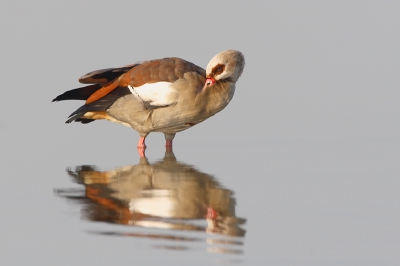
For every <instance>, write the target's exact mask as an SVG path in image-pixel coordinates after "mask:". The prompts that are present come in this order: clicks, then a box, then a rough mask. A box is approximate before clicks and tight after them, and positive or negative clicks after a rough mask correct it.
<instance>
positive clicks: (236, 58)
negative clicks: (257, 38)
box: [205, 50, 245, 87]
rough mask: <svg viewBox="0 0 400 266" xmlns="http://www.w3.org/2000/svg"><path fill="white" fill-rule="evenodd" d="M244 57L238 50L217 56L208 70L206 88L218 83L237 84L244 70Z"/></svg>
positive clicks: (224, 52) (227, 51)
mask: <svg viewBox="0 0 400 266" xmlns="http://www.w3.org/2000/svg"><path fill="white" fill-rule="evenodd" d="M244 64H245V62H244V56H243V54H242V53H241V52H239V51H236V50H226V51H223V52H221V53H219V54H217V55H215V56H214V57H213V58H212V59H211V60H210V62H209V63H208V65H207V68H206V84H205V87H209V86H212V85H214V84H215V83H216V82H231V83H233V84H234V83H235V82H236V81H237V80H238V79H239V77H240V75H241V74H242V72H243V69H244Z"/></svg>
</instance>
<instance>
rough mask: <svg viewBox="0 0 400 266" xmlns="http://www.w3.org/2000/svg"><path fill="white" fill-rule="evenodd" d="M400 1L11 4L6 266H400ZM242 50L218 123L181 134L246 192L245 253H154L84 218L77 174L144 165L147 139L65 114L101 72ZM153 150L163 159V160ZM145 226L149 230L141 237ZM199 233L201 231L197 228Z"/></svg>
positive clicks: (189, 147) (157, 146) (4, 23)
mask: <svg viewBox="0 0 400 266" xmlns="http://www.w3.org/2000/svg"><path fill="white" fill-rule="evenodd" d="M399 14H400V4H399V2H398V1H241V2H239V1H195V2H192V1H110V2H108V3H105V2H104V1H103V2H100V1H64V2H61V1H2V3H1V8H0V33H1V37H0V38H1V41H0V47H1V50H0V51H1V52H0V55H1V57H0V68H1V77H2V78H1V95H2V96H1V99H2V101H1V105H0V113H1V116H0V136H1V138H0V150H1V167H0V173H1V186H0V197H1V203H0V204H1V205H0V206H1V216H2V217H1V219H0V245H1V247H0V264H1V265H110V264H111V263H112V264H114V265H133V264H135V265H136V264H137V265H139V264H140V265H173V264H174V265H189V264H190V265H206V264H207V265H209V264H211V265H214V264H215V265H221V264H222V265H225V264H246V265H267V264H273V265H398V264H399V263H400V252H399V250H400V229H399V228H400V227H399V223H400V213H399V211H400V196H399V189H400V178H399V174H400V166H399V165H400V164H399V158H400V122H399V113H400V106H399V99H400V91H399V85H400V75H399V70H400V53H399V47H400V16H399ZM226 49H237V50H240V51H242V52H243V53H244V55H245V56H246V67H245V71H244V73H243V75H242V77H241V78H240V80H239V81H238V83H237V90H236V94H235V97H234V99H233V101H232V102H231V103H230V105H229V106H228V107H227V108H226V109H225V110H224V111H222V112H221V113H219V114H218V115H216V116H215V117H213V118H211V119H209V120H207V121H205V122H203V123H202V124H200V125H198V126H196V127H194V128H192V129H190V130H187V131H185V132H182V133H180V134H178V135H177V137H176V138H175V146H174V151H175V155H176V156H177V158H178V159H179V160H180V161H182V162H185V163H187V164H192V165H194V166H195V167H196V168H198V169H200V170H201V171H203V172H205V173H208V174H211V175H214V176H215V177H216V178H217V179H218V180H219V181H220V182H221V183H222V184H223V185H224V186H225V187H226V188H228V189H230V190H232V191H234V192H235V198H236V200H237V206H236V213H237V215H238V216H240V217H244V218H246V219H247V220H248V222H247V224H246V226H245V229H246V230H247V234H246V236H245V237H244V238H243V239H241V241H243V243H244V244H243V246H241V247H240V249H241V250H242V251H243V253H242V254H215V253H210V252H207V247H208V246H207V243H206V238H207V236H206V234H205V233H201V232H199V233H192V234H195V235H196V236H197V237H200V238H204V243H203V242H198V243H189V244H187V245H188V246H189V248H188V249H187V250H186V251H170V250H163V249H157V248H154V246H155V245H157V244H158V243H159V242H157V241H156V240H152V239H140V238H139V239H135V238H123V237H105V236H97V235H93V234H89V233H88V231H90V230H108V229H110V228H112V229H115V228H116V227H117V229H118V230H122V231H123V230H127V231H129V230H135V229H134V228H128V229H127V228H125V227H123V226H119V227H118V226H116V225H108V224H101V223H91V222H88V221H82V220H80V214H79V212H80V208H79V206H78V205H74V204H68V203H67V201H65V200H64V199H61V198H59V197H57V196H55V195H54V192H53V190H54V189H58V188H71V187H72V188H73V187H79V186H78V185H76V184H73V183H72V182H71V180H70V179H69V178H68V176H67V174H66V172H65V169H66V168H67V167H75V166H77V165H82V164H93V165H97V166H98V167H100V168H101V169H112V168H114V167H119V166H124V165H129V164H135V163H137V162H138V155H137V153H136V148H135V146H136V142H137V139H138V134H137V133H136V132H134V131H133V130H131V129H128V128H125V127H123V126H120V125H117V124H113V123H110V122H103V121H100V122H96V123H92V124H90V125H81V124H78V123H75V124H70V125H65V124H64V121H65V120H66V117H67V116H68V115H69V114H70V113H71V112H72V111H74V110H75V109H76V108H77V107H79V106H80V104H81V103H79V102H62V103H51V102H50V101H51V100H52V99H53V98H54V97H55V96H57V95H58V94H60V93H62V92H64V91H66V90H69V89H72V88H76V87H78V86H79V83H78V82H77V78H79V77H80V76H82V75H83V74H85V73H87V72H89V71H92V70H96V69H101V68H107V67H118V66H122V65H126V64H131V63H134V62H136V61H139V60H147V59H154V58H161V57H167V56H178V57H181V58H184V59H186V60H189V61H191V62H194V63H196V64H198V65H199V66H203V67H205V66H206V65H207V63H208V61H209V60H210V59H211V57H212V56H214V55H215V54H216V53H218V52H220V51H222V50H226ZM163 143H164V139H163V136H162V135H161V134H156V133H154V134H151V135H150V136H149V138H148V141H147V144H148V146H149V148H148V150H147V156H148V158H149V160H150V161H155V160H157V159H160V158H162V157H163V154H164V147H163ZM136 230H140V229H136ZM189 235H191V234H190V233H189Z"/></svg>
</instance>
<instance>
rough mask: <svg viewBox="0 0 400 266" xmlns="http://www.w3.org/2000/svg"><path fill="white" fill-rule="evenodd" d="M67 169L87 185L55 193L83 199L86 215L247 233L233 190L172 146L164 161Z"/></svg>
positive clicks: (225, 241) (148, 224)
mask: <svg viewBox="0 0 400 266" xmlns="http://www.w3.org/2000/svg"><path fill="white" fill-rule="evenodd" d="M67 171H68V174H69V175H70V176H71V177H73V179H74V181H75V182H77V183H78V184H82V185H84V190H81V191H80V192H79V191H78V193H77V191H76V190H74V189H61V190H56V193H57V195H59V196H61V197H66V198H69V199H72V200H76V201H77V202H79V203H80V204H81V209H82V214H83V216H84V218H86V219H89V220H92V221H102V222H108V223H115V224H123V225H133V226H140V227H145V228H151V229H154V228H157V229H170V230H171V229H172V230H184V231H205V232H207V233H209V234H219V235H228V236H244V235H245V230H244V229H243V228H242V227H241V225H242V224H243V223H244V222H245V219H242V218H238V217H237V216H236V215H235V204H236V201H235V199H234V198H233V192H232V191H231V190H228V189H225V188H223V187H222V186H221V185H220V184H219V182H218V181H216V180H215V178H214V177H213V176H211V175H209V174H205V173H202V172H200V171H198V170H196V169H195V168H194V167H193V166H190V165H187V164H185V163H181V162H179V161H177V160H176V158H175V155H174V154H173V153H172V151H167V152H166V153H165V157H164V158H163V159H162V160H160V161H158V162H156V163H153V164H150V163H149V162H148V160H147V158H146V157H142V158H140V162H139V164H137V165H130V166H125V167H121V168H116V169H114V170H111V171H106V172H102V171H99V170H97V169H96V167H93V166H86V165H84V166H78V167H76V169H75V170H67ZM204 220H206V222H204ZM97 233H98V234H103V235H104V234H105V235H124V236H133V237H147V238H163V239H168V240H181V241H182V240H183V241H197V240H198V239H197V238H192V237H182V236H175V235H174V234H170V235H160V234H143V233H117V232H97ZM207 242H209V243H210V242H214V243H217V244H221V243H222V244H234V245H237V244H241V241H240V240H239V241H238V240H237V239H236V240H233V239H231V240H229V239H218V238H210V239H207ZM211 244H212V243H211ZM165 248H171V247H165ZM172 248H174V249H175V248H179V247H177V246H173V247H172ZM230 251H231V252H232V251H233V250H230Z"/></svg>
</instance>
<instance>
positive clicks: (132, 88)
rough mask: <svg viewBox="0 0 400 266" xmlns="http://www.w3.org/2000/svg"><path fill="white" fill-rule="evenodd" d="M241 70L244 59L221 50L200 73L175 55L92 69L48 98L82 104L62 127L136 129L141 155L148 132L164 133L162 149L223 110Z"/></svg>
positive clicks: (194, 66) (199, 69) (240, 55)
mask: <svg viewBox="0 0 400 266" xmlns="http://www.w3.org/2000/svg"><path fill="white" fill-rule="evenodd" d="M244 66H245V58H244V55H243V54H242V53H241V52H240V51H237V50H226V51H223V52H220V53H218V54H217V55H215V56H214V57H213V58H212V59H211V60H210V62H209V63H208V65H207V67H206V69H203V68H201V67H199V66H197V65H195V64H194V63H191V62H189V61H186V60H184V59H181V58H178V57H166V58H162V59H154V60H148V61H143V62H138V63H135V64H131V65H127V66H123V67H119V68H107V69H100V70H96V71H92V72H90V73H88V74H86V75H84V76H82V77H81V78H79V82H80V83H82V84H90V85H86V86H84V87H80V88H76V89H73V90H69V91H66V92H64V93H63V94H60V95H59V96H57V97H56V98H54V99H53V102H57V101H63V100H84V101H85V104H84V105H82V106H81V107H79V108H78V109H77V110H76V111H74V112H73V113H72V114H71V115H70V116H69V117H68V120H67V121H66V123H71V122H73V121H75V122H81V123H82V124H87V123H90V122H93V121H95V120H100V119H106V120H109V121H112V122H116V123H119V124H122V125H125V126H128V127H131V128H133V129H134V130H136V131H137V132H138V133H139V135H140V138H139V141H138V144H137V148H138V152H139V154H140V155H141V157H144V156H145V154H144V151H145V149H146V144H145V139H146V137H147V135H148V134H149V133H150V132H162V133H164V135H165V140H166V145H165V146H166V147H167V149H172V140H173V139H174V137H175V134H176V133H177V132H180V131H183V130H186V129H188V128H190V127H193V126H194V125H197V124H199V123H200V122H202V121H204V120H206V119H207V118H209V117H211V116H213V115H215V114H216V113H218V112H219V111H221V110H222V109H224V108H225V107H226V106H227V105H228V103H229V102H230V101H231V99H232V97H233V95H234V92H235V84H236V81H237V80H238V79H239V77H240V76H241V74H242V72H243V69H244Z"/></svg>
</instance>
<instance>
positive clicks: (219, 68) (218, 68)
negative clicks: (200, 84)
mask: <svg viewBox="0 0 400 266" xmlns="http://www.w3.org/2000/svg"><path fill="white" fill-rule="evenodd" d="M224 69H225V66H224V65H221V64H219V65H216V66H215V67H214V68H213V70H212V73H213V74H214V76H216V75H219V74H221V73H222V72H224Z"/></svg>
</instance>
